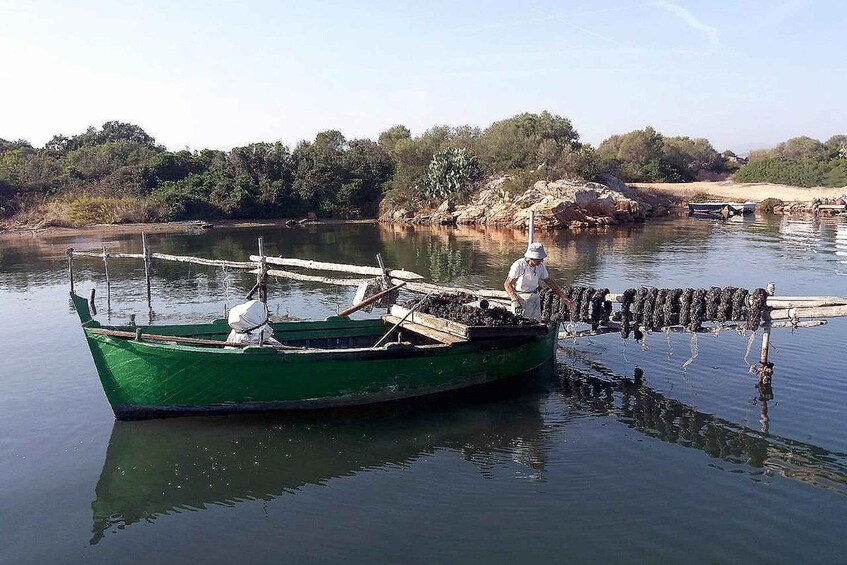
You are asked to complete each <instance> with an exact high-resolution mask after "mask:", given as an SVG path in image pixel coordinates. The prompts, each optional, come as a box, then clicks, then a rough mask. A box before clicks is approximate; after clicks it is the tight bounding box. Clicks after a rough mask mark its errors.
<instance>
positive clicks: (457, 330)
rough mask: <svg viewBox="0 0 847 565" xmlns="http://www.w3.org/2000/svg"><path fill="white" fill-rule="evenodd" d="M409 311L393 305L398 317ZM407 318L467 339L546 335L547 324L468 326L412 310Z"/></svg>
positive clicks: (395, 314) (394, 314) (392, 311)
mask: <svg viewBox="0 0 847 565" xmlns="http://www.w3.org/2000/svg"><path fill="white" fill-rule="evenodd" d="M408 313H409V310H408V308H403V307H402V306H397V305H396V304H395V305H394V306H392V307H391V314H392V315H393V316H396V317H397V318H403V317H404V316H406V314H408ZM406 319H407V320H411V321H412V322H414V323H416V324H420V325H422V326H426V327H429V328H432V329H435V330H438V331H441V332H446V333H449V334H452V335H455V336H458V337H462V338H465V339H481V338H492V337H519V336H533V335H546V334H547V326H546V325H544V324H535V325H531V326H466V325H464V324H460V323H458V322H454V321H452V320H445V319H444V318H439V317H438V316H433V315H431V314H423V313H421V312H412V313H411V314H410V315H409V317H408V318H406Z"/></svg>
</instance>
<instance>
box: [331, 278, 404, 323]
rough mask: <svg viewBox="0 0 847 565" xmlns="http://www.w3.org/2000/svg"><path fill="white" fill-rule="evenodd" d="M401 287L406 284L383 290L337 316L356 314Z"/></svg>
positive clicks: (402, 283)
mask: <svg viewBox="0 0 847 565" xmlns="http://www.w3.org/2000/svg"><path fill="white" fill-rule="evenodd" d="M402 286H406V283H404V282H401V283H400V284H398V285H397V286H392V287H391V288H389V289H387V290H383V291H382V292H377V293H376V294H374V295H373V296H370V297H368V298H366V299H365V300H362V301H361V302H359V303H358V304H354V305H353V306H351V307H350V308H348V309H347V310H342V311H341V312H339V313H338V315H339V316H349V315H350V314H352V313H353V312H358V311H359V310H361V309H362V308H364V307H365V306H368V305H369V304H373V303H374V302H376V301H377V300H379V299H380V298H382V297H383V296H385V295H386V294H389V293H391V292H394V291H395V290H397V289H398V288H400V287H402Z"/></svg>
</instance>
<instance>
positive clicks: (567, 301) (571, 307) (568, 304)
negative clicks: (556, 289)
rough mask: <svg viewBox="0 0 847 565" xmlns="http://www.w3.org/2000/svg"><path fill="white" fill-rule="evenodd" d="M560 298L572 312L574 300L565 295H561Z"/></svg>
mask: <svg viewBox="0 0 847 565" xmlns="http://www.w3.org/2000/svg"><path fill="white" fill-rule="evenodd" d="M562 300H563V301H564V303H565V305H566V306H567V307H568V310H570V311H571V312H573V310H574V301H573V300H571V299H570V298H568V297H567V296H562Z"/></svg>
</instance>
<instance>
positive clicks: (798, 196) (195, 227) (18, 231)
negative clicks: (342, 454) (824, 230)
mask: <svg viewBox="0 0 847 565" xmlns="http://www.w3.org/2000/svg"><path fill="white" fill-rule="evenodd" d="M626 186H628V187H630V188H632V189H635V190H637V191H638V192H640V193H642V194H643V195H650V194H652V195H653V196H662V197H666V198H667V197H673V198H677V199H680V200H682V201H686V200H688V199H690V198H691V197H693V196H695V195H698V196H703V195H708V196H709V197H714V198H715V199H719V200H729V201H735V202H744V201H748V200H753V201H758V202H761V201H763V200H766V199H768V198H776V199H779V200H782V201H783V202H785V203H811V201H812V200H814V199H816V198H819V199H821V200H833V199H837V198H841V197H844V196H845V195H847V186H845V187H842V188H825V187H813V188H802V187H798V186H791V185H784V184H773V183H736V182H733V181H699V182H686V183H667V182H665V183H651V182H646V183H645V182H639V183H627V185H626ZM656 219H659V218H658V217H656V216H653V217H650V218H649V221H654V220H656ZM382 221H384V220H381V219H380V218H371V219H364V220H332V219H327V220H310V221H305V222H304V221H302V220H298V221H297V223H296V224H293V225H292V224H291V222H292V219H290V218H275V219H266V220H260V219H244V220H219V221H213V222H206V221H201V220H186V221H178V222H151V223H133V224H94V225H90V226H85V227H78V228H71V227H56V226H47V227H25V226H14V225H10V224H9V223H8V222H6V223H0V236H14V235H33V234H52V235H83V234H92V233H95V234H96V233H102V234H107V233H108V234H121V233H138V232H140V231H143V232H146V233H179V232H185V231H203V230H206V229H214V228H216V227H217V228H261V227H275V228H276V227H296V226H304V225H332V224H373V223H380V222H382Z"/></svg>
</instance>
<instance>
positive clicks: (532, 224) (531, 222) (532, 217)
mask: <svg viewBox="0 0 847 565" xmlns="http://www.w3.org/2000/svg"><path fill="white" fill-rule="evenodd" d="M533 241H535V210H530V211H529V242H528V243H532V242H533Z"/></svg>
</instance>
